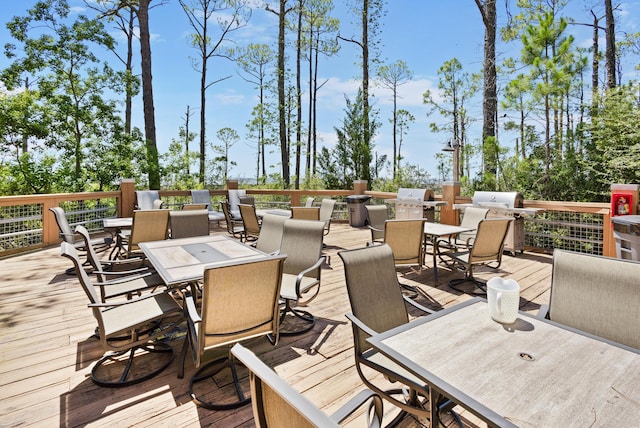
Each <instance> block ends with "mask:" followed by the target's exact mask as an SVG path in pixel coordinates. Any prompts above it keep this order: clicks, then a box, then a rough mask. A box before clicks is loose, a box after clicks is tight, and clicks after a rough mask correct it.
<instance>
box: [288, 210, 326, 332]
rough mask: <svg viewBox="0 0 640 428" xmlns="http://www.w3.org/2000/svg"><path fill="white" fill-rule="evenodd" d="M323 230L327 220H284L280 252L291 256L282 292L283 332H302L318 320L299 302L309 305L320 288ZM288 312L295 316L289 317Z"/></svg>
mask: <svg viewBox="0 0 640 428" xmlns="http://www.w3.org/2000/svg"><path fill="white" fill-rule="evenodd" d="M323 231H324V223H323V222H321V221H315V220H295V219H289V220H287V221H286V222H285V223H284V230H283V235H282V244H281V245H280V254H287V255H288V257H287V261H286V262H285V264H284V274H283V276H282V291H281V292H280V296H281V297H282V299H283V300H284V308H283V310H282V313H281V318H280V324H281V330H280V334H282V335H286V336H292V335H297V334H302V333H305V332H307V331H309V330H311V329H312V328H313V326H314V324H315V317H314V316H313V315H312V314H311V313H309V312H307V311H303V310H301V309H298V308H296V306H306V305H307V304H309V302H311V301H312V300H313V299H314V298H315V297H316V296H317V295H318V292H319V291H320V273H321V272H322V263H323V262H324V257H323V256H322V239H323V236H324V235H323ZM302 299H304V300H302ZM288 314H291V315H292V316H290V317H287V315H288ZM289 318H290V319H289ZM300 323H301V324H302V327H300V326H299V324H300Z"/></svg>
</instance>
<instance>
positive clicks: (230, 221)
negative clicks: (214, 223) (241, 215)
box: [220, 201, 244, 239]
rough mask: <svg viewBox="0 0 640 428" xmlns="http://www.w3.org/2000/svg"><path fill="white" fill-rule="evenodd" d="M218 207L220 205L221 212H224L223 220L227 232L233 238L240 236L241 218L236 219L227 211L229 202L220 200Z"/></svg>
mask: <svg viewBox="0 0 640 428" xmlns="http://www.w3.org/2000/svg"><path fill="white" fill-rule="evenodd" d="M220 207H222V213H223V214H224V218H225V221H226V223H227V232H229V235H231V236H233V237H234V238H238V239H240V238H242V235H243V234H244V226H243V225H242V220H236V219H234V218H233V217H232V216H231V213H230V212H229V203H228V202H227V201H221V202H220Z"/></svg>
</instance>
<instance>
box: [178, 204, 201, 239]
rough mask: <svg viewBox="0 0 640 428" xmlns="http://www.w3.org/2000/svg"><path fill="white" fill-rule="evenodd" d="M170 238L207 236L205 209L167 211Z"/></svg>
mask: <svg viewBox="0 0 640 428" xmlns="http://www.w3.org/2000/svg"><path fill="white" fill-rule="evenodd" d="M169 225H170V227H171V239H178V238H190V237H192V236H207V235H208V234H209V214H208V212H207V210H204V209H202V210H186V211H185V210H180V211H170V212H169Z"/></svg>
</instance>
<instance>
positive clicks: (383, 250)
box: [338, 244, 409, 353]
mask: <svg viewBox="0 0 640 428" xmlns="http://www.w3.org/2000/svg"><path fill="white" fill-rule="evenodd" d="M338 255H339V256H340V258H341V259H342V261H343V263H344V275H345V280H346V284H347V293H348V295H349V303H350V304H351V312H352V313H353V315H355V316H356V317H358V318H359V319H360V321H362V322H364V323H365V324H366V325H367V326H369V327H370V328H372V329H373V330H374V331H376V332H379V333H381V332H383V331H386V330H389V329H391V328H394V327H397V326H399V325H402V324H405V323H407V322H408V321H409V317H408V315H407V309H406V307H405V304H404V299H403V297H402V289H401V287H400V284H399V282H398V276H397V274H396V268H395V263H394V259H393V252H392V250H391V247H389V246H388V245H385V244H383V245H374V246H371V247H366V248H358V249H355V250H347V251H340V252H339V253H338ZM354 335H355V337H354V340H355V347H356V352H357V353H362V352H364V351H366V350H367V349H369V348H371V345H370V344H369V343H368V342H367V341H366V339H367V337H366V336H364V335H363V334H361V333H360V330H359V329H356V328H354Z"/></svg>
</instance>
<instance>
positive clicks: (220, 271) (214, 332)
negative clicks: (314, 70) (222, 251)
mask: <svg viewBox="0 0 640 428" xmlns="http://www.w3.org/2000/svg"><path fill="white" fill-rule="evenodd" d="M286 257H287V256H286V255H278V256H271V257H268V258H264V259H259V260H253V261H249V262H247V261H236V262H231V263H228V264H225V265H219V266H215V267H208V268H205V271H204V282H203V284H202V309H201V315H200V316H201V318H202V324H201V325H200V327H199V328H198V333H197V334H198V341H197V342H198V346H199V349H197V350H195V351H196V352H195V355H194V356H195V357H196V366H199V365H200V357H201V355H202V354H203V352H204V351H205V350H207V349H212V348H216V347H219V346H225V345H230V344H233V343H235V342H238V341H240V340H245V339H250V338H252V337H259V336H265V335H267V334H271V335H272V336H273V337H274V338H275V340H277V338H278V328H279V319H280V305H279V300H280V286H281V284H282V265H283V263H284V260H285V259H286Z"/></svg>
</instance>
